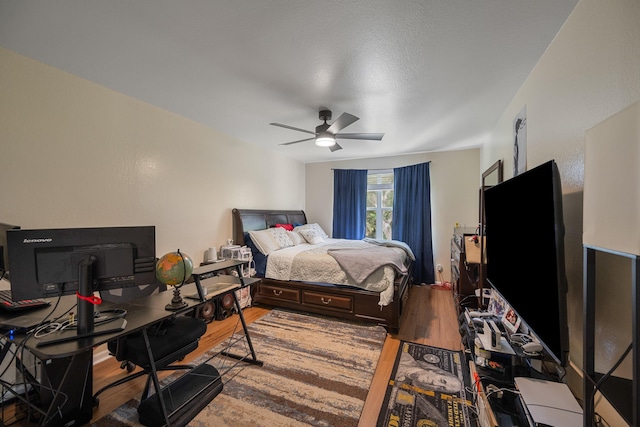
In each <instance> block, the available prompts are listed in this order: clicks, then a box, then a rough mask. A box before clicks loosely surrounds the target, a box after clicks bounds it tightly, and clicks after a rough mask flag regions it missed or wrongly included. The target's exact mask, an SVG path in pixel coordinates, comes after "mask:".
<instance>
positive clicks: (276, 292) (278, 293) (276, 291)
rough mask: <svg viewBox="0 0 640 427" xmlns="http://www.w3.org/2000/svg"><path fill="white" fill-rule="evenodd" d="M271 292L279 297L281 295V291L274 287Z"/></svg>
mask: <svg viewBox="0 0 640 427" xmlns="http://www.w3.org/2000/svg"><path fill="white" fill-rule="evenodd" d="M273 294H274V295H275V296H277V297H279V296H280V295H282V291H279V290H277V289H274V290H273Z"/></svg>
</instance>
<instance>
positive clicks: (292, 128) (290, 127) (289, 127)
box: [269, 123, 316, 135]
mask: <svg viewBox="0 0 640 427" xmlns="http://www.w3.org/2000/svg"><path fill="white" fill-rule="evenodd" d="M269 124H270V125H271V126H278V127H281V128H285V129H291V130H297V131H298V132H305V133H310V134H311V135H315V134H316V133H315V132H312V131H310V130H305V129H300V128H294V127H293V126H288V125H283V124H281V123H269Z"/></svg>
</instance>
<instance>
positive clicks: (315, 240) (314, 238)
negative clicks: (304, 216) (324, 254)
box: [294, 226, 326, 245]
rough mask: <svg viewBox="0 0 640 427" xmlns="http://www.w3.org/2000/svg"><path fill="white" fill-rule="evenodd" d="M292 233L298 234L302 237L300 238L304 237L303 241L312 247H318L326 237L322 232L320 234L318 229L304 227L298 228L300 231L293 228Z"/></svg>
mask: <svg viewBox="0 0 640 427" xmlns="http://www.w3.org/2000/svg"><path fill="white" fill-rule="evenodd" d="M294 231H296V232H298V233H300V234H301V235H302V237H304V239H305V240H306V241H307V242H309V243H311V244H312V245H318V244H320V243H322V242H324V239H325V237H324V236H326V234H324V232H322V229H320V231H318V229H317V228H316V227H306V228H304V226H302V227H300V229H298V228H295V229H294Z"/></svg>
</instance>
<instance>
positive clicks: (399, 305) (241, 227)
mask: <svg viewBox="0 0 640 427" xmlns="http://www.w3.org/2000/svg"><path fill="white" fill-rule="evenodd" d="M294 223H298V224H306V223H307V217H306V215H305V213H304V211H301V210H298V211H288V210H256V209H233V239H234V242H235V243H236V244H239V245H244V244H245V242H244V236H245V233H247V232H249V231H252V230H263V229H266V228H269V227H272V226H274V225H275V224H294ZM411 268H412V265H409V266H408V270H409V272H408V273H407V274H404V275H399V276H398V277H396V280H395V283H394V295H393V302H392V303H390V304H389V305H387V306H386V307H382V309H381V308H380V306H379V305H378V302H379V301H380V294H379V293H378V292H374V291H367V290H364V289H360V288H356V287H351V286H342V285H319V284H313V283H307V282H295V281H281V280H274V279H267V278H262V279H261V280H260V281H259V282H257V283H256V284H255V285H253V287H252V290H251V292H252V299H253V302H254V303H256V304H265V305H271V306H275V307H284V308H289V309H294V310H300V311H306V312H311V313H317V314H323V315H328V316H335V317H340V318H343V319H349V320H358V321H364V322H372V323H377V324H379V325H382V326H384V327H385V328H386V329H387V331H389V332H390V333H394V334H395V333H398V329H399V327H400V317H401V315H402V309H403V306H404V304H405V303H406V300H407V298H408V296H409V292H408V290H409V284H410V278H411Z"/></svg>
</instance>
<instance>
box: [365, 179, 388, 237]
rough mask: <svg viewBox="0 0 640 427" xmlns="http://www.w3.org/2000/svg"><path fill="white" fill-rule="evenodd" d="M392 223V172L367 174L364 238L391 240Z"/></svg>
mask: <svg viewBox="0 0 640 427" xmlns="http://www.w3.org/2000/svg"><path fill="white" fill-rule="evenodd" d="M392 223H393V170H382V171H381V170H376V171H369V173H368V174H367V224H366V231H365V235H366V237H370V238H374V239H385V240H391V239H392V236H391V225H392Z"/></svg>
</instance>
